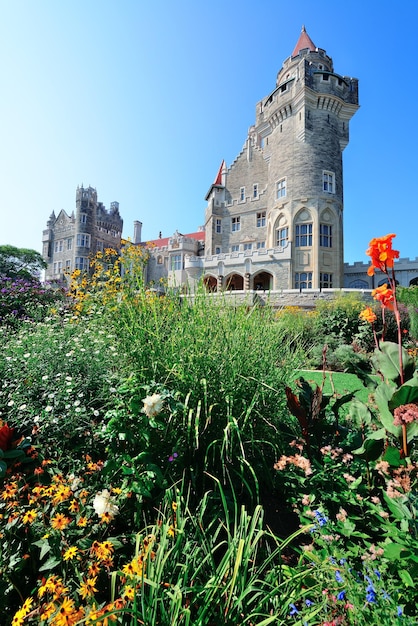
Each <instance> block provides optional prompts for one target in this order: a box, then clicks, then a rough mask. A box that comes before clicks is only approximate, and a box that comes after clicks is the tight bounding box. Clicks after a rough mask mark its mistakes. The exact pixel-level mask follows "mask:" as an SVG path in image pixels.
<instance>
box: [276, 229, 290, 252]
mask: <svg viewBox="0 0 418 626" xmlns="http://www.w3.org/2000/svg"><path fill="white" fill-rule="evenodd" d="M283 242H284V243H283ZM288 242H289V226H281V227H279V228H276V248H285V247H286V245H287V244H288Z"/></svg>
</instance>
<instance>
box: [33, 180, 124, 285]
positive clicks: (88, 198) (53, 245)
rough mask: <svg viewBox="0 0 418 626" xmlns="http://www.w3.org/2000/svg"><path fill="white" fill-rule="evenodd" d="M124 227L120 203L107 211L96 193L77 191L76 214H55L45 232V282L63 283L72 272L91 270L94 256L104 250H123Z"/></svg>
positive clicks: (61, 212)
mask: <svg viewBox="0 0 418 626" xmlns="http://www.w3.org/2000/svg"><path fill="white" fill-rule="evenodd" d="M122 227H123V220H122V218H121V216H120V214H119V203H118V202H112V203H111V204H110V210H109V211H107V210H106V208H105V206H104V205H103V204H102V203H101V202H98V201H97V191H96V190H95V189H93V188H92V187H87V188H84V187H83V186H82V187H77V192H76V210H75V213H74V211H73V212H72V213H71V215H68V214H67V213H66V212H65V211H64V210H62V211H60V213H59V214H58V217H56V216H55V213H54V212H53V213H52V214H51V216H50V218H49V220H48V222H47V228H46V230H44V231H43V237H42V256H43V258H44V260H45V261H46V262H47V264H48V265H47V269H46V271H45V280H47V281H49V282H55V283H63V282H64V281H65V278H66V276H67V275H68V273H70V272H72V271H73V270H75V269H80V270H82V271H84V270H88V268H89V257H90V256H91V255H92V254H93V255H94V254H95V253H96V252H98V251H99V250H100V251H102V250H104V249H105V248H114V249H116V250H120V245H121V236H122Z"/></svg>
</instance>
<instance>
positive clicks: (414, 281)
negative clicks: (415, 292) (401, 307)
mask: <svg viewBox="0 0 418 626" xmlns="http://www.w3.org/2000/svg"><path fill="white" fill-rule="evenodd" d="M409 287H418V276H416V277H415V278H412V279H411V280H410V281H409Z"/></svg>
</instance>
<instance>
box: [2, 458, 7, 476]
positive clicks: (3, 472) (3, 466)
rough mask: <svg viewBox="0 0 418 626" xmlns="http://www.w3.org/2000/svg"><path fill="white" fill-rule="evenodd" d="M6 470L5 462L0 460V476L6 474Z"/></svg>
mask: <svg viewBox="0 0 418 626" xmlns="http://www.w3.org/2000/svg"><path fill="white" fill-rule="evenodd" d="M6 471H7V463H5V462H4V461H0V478H4V477H5V476H6Z"/></svg>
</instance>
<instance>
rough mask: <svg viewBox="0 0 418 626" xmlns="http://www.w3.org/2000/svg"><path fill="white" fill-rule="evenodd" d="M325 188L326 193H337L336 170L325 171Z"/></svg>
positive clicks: (323, 180)
mask: <svg viewBox="0 0 418 626" xmlns="http://www.w3.org/2000/svg"><path fill="white" fill-rule="evenodd" d="M322 185H323V187H322V188H323V190H324V191H325V192H326V193H335V174H334V172H326V171H324V172H323V174H322Z"/></svg>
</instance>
